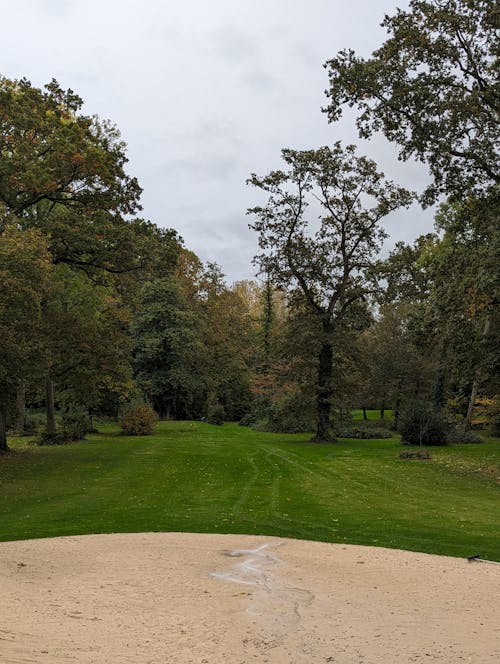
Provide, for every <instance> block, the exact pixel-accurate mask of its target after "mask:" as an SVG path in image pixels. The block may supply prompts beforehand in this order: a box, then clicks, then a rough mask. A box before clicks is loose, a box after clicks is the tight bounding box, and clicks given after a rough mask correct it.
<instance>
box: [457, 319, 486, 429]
mask: <svg viewBox="0 0 500 664" xmlns="http://www.w3.org/2000/svg"><path fill="white" fill-rule="evenodd" d="M490 325H491V319H490V316H489V315H487V316H486V318H485V321H484V329H483V339H484V338H485V337H487V336H488V334H489V331H490ZM480 375H481V371H480V368H478V369H476V373H475V375H474V380H473V381H472V388H471V391H470V397H469V405H468V407H467V415H466V417H465V423H464V431H470V430H471V428H472V414H473V412H474V405H475V403H476V399H477V393H478V390H479V379H480Z"/></svg>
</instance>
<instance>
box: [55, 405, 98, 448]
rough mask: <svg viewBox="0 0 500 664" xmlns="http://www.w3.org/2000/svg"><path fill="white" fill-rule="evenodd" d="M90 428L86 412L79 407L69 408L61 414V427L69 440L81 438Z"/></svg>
mask: <svg viewBox="0 0 500 664" xmlns="http://www.w3.org/2000/svg"><path fill="white" fill-rule="evenodd" d="M91 428H92V424H91V421H90V417H89V415H88V413H86V412H85V411H83V410H81V409H77V408H69V409H68V410H66V411H65V412H64V413H63V415H62V429H63V432H64V434H65V435H66V436H68V438H69V439H70V440H83V439H84V438H85V434H87V433H89V432H90V430H91Z"/></svg>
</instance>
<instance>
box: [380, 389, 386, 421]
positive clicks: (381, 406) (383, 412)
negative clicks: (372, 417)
mask: <svg viewBox="0 0 500 664" xmlns="http://www.w3.org/2000/svg"><path fill="white" fill-rule="evenodd" d="M384 415H385V394H384V396H383V397H382V403H381V404H380V419H381V420H383V419H384Z"/></svg>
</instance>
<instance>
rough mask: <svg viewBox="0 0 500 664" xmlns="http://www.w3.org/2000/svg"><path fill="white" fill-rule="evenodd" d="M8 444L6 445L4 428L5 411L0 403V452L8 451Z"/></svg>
mask: <svg viewBox="0 0 500 664" xmlns="http://www.w3.org/2000/svg"><path fill="white" fill-rule="evenodd" d="M8 450H9V446H8V445H7V431H6V428H5V411H4V407H3V406H2V405H1V404H0V452H8Z"/></svg>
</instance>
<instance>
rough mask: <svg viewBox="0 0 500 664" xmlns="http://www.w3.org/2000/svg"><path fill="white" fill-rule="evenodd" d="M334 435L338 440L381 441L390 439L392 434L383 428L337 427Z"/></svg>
mask: <svg viewBox="0 0 500 664" xmlns="http://www.w3.org/2000/svg"><path fill="white" fill-rule="evenodd" d="M336 435H337V436H339V438H354V439H357V440H381V439H384V438H392V437H393V436H394V433H393V432H392V431H389V429H385V428H383V427H374V426H370V427H362V426H351V427H349V426H347V427H339V428H338V429H337V430H336Z"/></svg>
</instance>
